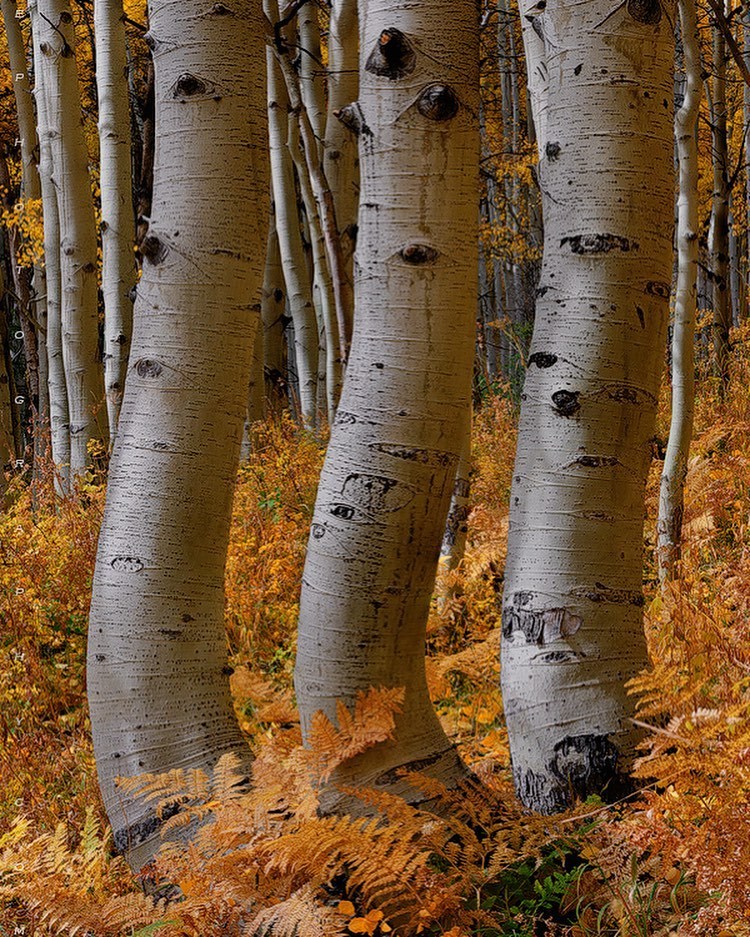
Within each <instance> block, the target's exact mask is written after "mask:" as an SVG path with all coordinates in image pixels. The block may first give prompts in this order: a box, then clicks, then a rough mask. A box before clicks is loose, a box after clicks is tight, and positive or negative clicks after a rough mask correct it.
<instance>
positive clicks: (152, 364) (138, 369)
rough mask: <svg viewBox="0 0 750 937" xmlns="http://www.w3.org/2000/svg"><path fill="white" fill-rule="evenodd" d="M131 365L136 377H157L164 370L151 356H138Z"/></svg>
mask: <svg viewBox="0 0 750 937" xmlns="http://www.w3.org/2000/svg"><path fill="white" fill-rule="evenodd" d="M133 367H134V368H135V373H136V374H137V375H138V377H158V376H159V375H160V374H161V372H162V371H163V370H164V368H163V367H162V365H161V364H159V362H158V361H154V360H153V358H139V359H138V361H136V363H135V364H134V365H133Z"/></svg>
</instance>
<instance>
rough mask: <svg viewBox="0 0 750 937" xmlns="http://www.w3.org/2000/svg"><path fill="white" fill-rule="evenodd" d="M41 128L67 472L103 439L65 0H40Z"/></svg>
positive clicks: (86, 197) (79, 468) (91, 232)
mask: <svg viewBox="0 0 750 937" xmlns="http://www.w3.org/2000/svg"><path fill="white" fill-rule="evenodd" d="M38 9H39V14H40V15H39V16H38V17H37V25H38V38H37V40H36V41H37V42H38V43H39V47H40V49H41V51H42V53H43V54H42V56H40V60H39V61H40V64H41V65H42V68H43V82H44V85H45V95H46V108H47V115H46V116H47V132H48V134H49V138H50V142H51V146H52V162H53V180H54V183H55V187H56V190H57V204H58V211H59V222H60V272H61V282H62V294H61V319H62V336H63V341H62V352H63V361H64V365H65V380H66V386H67V390H68V415H69V419H70V472H71V478H72V479H73V480H74V479H76V478H78V477H79V476H80V475H82V474H83V473H84V472H85V471H86V468H87V467H88V465H89V462H90V458H89V453H88V443H89V440H97V439H101V440H102V441H106V438H107V427H106V413H104V412H103V405H104V384H103V375H102V368H101V361H100V356H99V319H98V310H97V282H96V268H97V243H96V223H95V220H94V203H93V198H92V194H91V186H90V183H89V174H88V153H87V152H86V143H85V140H84V136H83V126H82V123H81V103H80V94H79V88H78V74H77V71H76V59H75V35H74V28H73V17H72V15H71V13H70V5H69V2H68V0H38Z"/></svg>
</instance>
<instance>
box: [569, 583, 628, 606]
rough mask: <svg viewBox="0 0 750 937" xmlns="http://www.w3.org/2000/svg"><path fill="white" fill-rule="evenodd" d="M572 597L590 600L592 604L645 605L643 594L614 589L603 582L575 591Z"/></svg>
mask: <svg viewBox="0 0 750 937" xmlns="http://www.w3.org/2000/svg"><path fill="white" fill-rule="evenodd" d="M572 595H575V596H576V597H577V598H581V599H588V600H589V601H590V602H609V603H611V604H613V605H635V606H636V607H637V608H641V607H642V606H643V603H644V598H643V593H642V592H641V591H640V590H635V589H613V588H611V587H610V586H606V585H604V583H602V582H596V583H594V585H593V587H591V588H587V587H585V586H583V587H581V588H580V589H574V590H573V592H572Z"/></svg>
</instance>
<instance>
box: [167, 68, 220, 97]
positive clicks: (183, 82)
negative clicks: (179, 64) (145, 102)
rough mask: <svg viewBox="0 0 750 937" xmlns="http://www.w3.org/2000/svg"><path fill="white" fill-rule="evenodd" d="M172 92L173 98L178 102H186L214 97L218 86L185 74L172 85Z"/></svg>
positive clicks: (196, 76)
mask: <svg viewBox="0 0 750 937" xmlns="http://www.w3.org/2000/svg"><path fill="white" fill-rule="evenodd" d="M171 90H172V97H173V98H175V99H176V100H178V101H185V100H187V99H188V98H206V97H213V96H214V92H215V90H216V86H215V85H214V84H213V83H212V82H210V81H207V80H206V79H205V78H199V77H198V75H193V74H191V73H190V72H185V73H184V74H182V75H180V77H179V78H178V79H177V81H176V82H175V83H174V84H173V85H172V89H171Z"/></svg>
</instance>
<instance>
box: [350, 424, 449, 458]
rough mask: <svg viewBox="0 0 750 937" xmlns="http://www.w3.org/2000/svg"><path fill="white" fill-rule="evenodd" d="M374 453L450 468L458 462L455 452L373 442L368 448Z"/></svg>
mask: <svg viewBox="0 0 750 937" xmlns="http://www.w3.org/2000/svg"><path fill="white" fill-rule="evenodd" d="M337 419H338V417H337ZM367 448H368V449H372V450H373V451H374V452H383V453H385V455H389V456H393V458H394V459H405V460H406V461H407V462H419V463H420V464H422V465H439V466H443V467H444V466H450V465H454V464H455V463H456V462H458V455H457V454H456V453H455V452H444V451H443V450H441V449H417V448H414V449H412V448H410V447H408V446H401V445H397V444H394V443H388V442H373V443H370V445H369V446H368V447H367Z"/></svg>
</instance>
